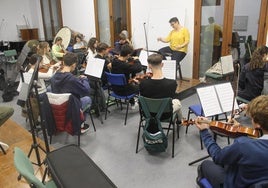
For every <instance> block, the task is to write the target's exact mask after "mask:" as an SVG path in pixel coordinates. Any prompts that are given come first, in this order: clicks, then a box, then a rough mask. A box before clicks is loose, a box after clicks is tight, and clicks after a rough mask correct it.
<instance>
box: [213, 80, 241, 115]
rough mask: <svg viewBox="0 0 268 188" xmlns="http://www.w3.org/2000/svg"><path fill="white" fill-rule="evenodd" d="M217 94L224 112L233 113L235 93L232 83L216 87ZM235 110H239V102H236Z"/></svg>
mask: <svg viewBox="0 0 268 188" xmlns="http://www.w3.org/2000/svg"><path fill="white" fill-rule="evenodd" d="M215 89H216V92H217V94H218V98H219V101H220V104H221V108H222V111H223V112H231V111H232V108H233V100H234V91H233V88H232V85H231V83H230V82H228V83H223V84H217V85H215ZM234 109H238V104H237V101H236V100H235V106H234Z"/></svg>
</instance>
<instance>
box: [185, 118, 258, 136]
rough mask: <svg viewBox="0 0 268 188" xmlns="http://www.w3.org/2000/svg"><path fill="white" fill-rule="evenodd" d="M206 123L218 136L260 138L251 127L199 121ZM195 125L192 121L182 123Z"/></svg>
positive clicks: (256, 130)
mask: <svg viewBox="0 0 268 188" xmlns="http://www.w3.org/2000/svg"><path fill="white" fill-rule="evenodd" d="M202 122H203V123H207V124H209V127H210V129H211V130H213V131H215V132H217V133H220V134H224V135H226V136H229V137H232V138H236V137H239V136H250V137H253V138H258V137H260V136H261V132H260V130H258V129H253V128H251V127H246V126H242V125H238V126H237V125H233V124H232V123H228V122H220V121H209V120H202V121H200V123H202ZM193 124H195V122H194V121H192V120H189V121H187V120H184V121H183V122H182V125H186V126H189V125H193Z"/></svg>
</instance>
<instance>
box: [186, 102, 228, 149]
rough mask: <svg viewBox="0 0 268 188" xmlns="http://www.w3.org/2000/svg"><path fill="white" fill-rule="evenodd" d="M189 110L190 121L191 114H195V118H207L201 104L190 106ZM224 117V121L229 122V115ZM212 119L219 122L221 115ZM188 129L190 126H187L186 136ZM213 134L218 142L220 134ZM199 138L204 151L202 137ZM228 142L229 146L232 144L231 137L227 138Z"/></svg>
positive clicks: (188, 118) (188, 117)
mask: <svg viewBox="0 0 268 188" xmlns="http://www.w3.org/2000/svg"><path fill="white" fill-rule="evenodd" d="M188 109H189V110H188V116H187V120H188V121H189V120H190V115H191V114H194V115H195V116H205V115H204V112H203V108H202V106H201V104H195V105H191V106H189V108H188ZM224 115H225V118H224V119H222V120H227V114H226V113H224ZM211 119H212V120H216V121H218V120H219V114H217V115H214V116H212V117H211ZM188 127H189V125H187V127H186V130H185V134H187V132H188ZM213 133H214V140H215V141H216V140H217V135H219V134H218V133H215V132H213ZM220 136H222V135H220ZM199 137H200V145H201V150H202V149H203V142H202V139H201V136H200V135H199ZM227 140H228V144H230V138H229V137H227Z"/></svg>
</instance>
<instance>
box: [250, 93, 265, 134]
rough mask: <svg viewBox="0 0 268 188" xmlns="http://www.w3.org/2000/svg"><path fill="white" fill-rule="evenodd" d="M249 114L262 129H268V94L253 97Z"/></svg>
mask: <svg viewBox="0 0 268 188" xmlns="http://www.w3.org/2000/svg"><path fill="white" fill-rule="evenodd" d="M247 114H248V115H249V116H250V117H251V118H252V119H253V121H254V122H255V123H258V124H259V125H260V126H261V128H262V129H264V130H266V131H268V95H261V96H258V97H256V98H255V99H253V100H252V101H251V102H250V103H249V104H248V108H247Z"/></svg>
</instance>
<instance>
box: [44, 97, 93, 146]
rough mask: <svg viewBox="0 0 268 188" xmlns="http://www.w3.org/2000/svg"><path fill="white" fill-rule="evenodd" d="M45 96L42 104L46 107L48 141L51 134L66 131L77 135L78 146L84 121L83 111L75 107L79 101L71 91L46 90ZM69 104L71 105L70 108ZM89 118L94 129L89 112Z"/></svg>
mask: <svg viewBox="0 0 268 188" xmlns="http://www.w3.org/2000/svg"><path fill="white" fill-rule="evenodd" d="M46 96H47V97H45V99H44V105H45V106H46V109H47V110H46V111H45V120H46V121H45V123H46V127H47V132H48V135H49V136H50V143H51V142H52V136H53V135H55V134H56V133H58V132H63V131H66V132H67V133H69V134H70V135H77V137H78V146H80V135H81V124H82V123H83V122H84V115H83V111H82V110H81V109H80V108H78V107H77V106H80V104H78V105H77V103H80V101H79V99H77V98H76V97H75V96H73V95H72V94H71V93H62V94H55V93H51V92H47V94H46ZM69 105H71V108H70V107H69ZM88 108H89V107H88ZM84 110H87V109H84ZM68 116H69V117H68ZM90 118H91V121H92V125H93V128H94V131H96V128H95V125H94V121H93V118H92V116H91V114H90Z"/></svg>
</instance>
